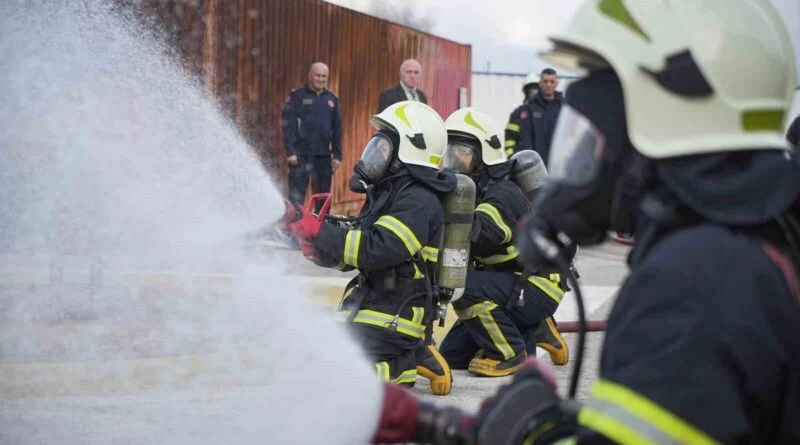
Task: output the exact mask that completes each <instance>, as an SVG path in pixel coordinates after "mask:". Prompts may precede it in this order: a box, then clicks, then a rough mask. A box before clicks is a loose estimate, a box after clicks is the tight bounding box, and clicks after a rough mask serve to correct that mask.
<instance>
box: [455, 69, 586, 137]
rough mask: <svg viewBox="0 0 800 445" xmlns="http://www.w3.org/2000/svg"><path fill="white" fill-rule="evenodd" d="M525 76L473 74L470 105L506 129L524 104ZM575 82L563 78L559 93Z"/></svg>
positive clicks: (560, 81) (559, 84)
mask: <svg viewBox="0 0 800 445" xmlns="http://www.w3.org/2000/svg"><path fill="white" fill-rule="evenodd" d="M525 76H526V75H525V74H507V73H497V74H495V73H472V96H471V99H470V104H471V105H472V106H473V107H475V108H476V109H478V110H481V111H483V112H484V113H486V114H488V115H489V116H491V117H492V119H494V120H495V121H496V122H497V124H498V125H499V126H501V127H504V128H505V125H506V123H508V117H509V115H510V114H511V112H512V111H514V109H515V108H517V107H518V106H520V105H521V104H522V100H523V96H522V82H524V81H525ZM572 81H574V79H572V78H566V77H562V78H561V79H560V80H559V83H558V88H557V89H558V91H562V92H563V91H565V90H566V88H567V86H569V84H570V83H571V82H572Z"/></svg>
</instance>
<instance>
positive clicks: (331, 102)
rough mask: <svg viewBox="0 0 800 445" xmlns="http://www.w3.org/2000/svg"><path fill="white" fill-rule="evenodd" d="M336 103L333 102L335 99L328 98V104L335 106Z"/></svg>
mask: <svg viewBox="0 0 800 445" xmlns="http://www.w3.org/2000/svg"><path fill="white" fill-rule="evenodd" d="M335 105H336V104H335V103H334V102H333V99H328V106H329V107H331V108H333V107H334V106H335Z"/></svg>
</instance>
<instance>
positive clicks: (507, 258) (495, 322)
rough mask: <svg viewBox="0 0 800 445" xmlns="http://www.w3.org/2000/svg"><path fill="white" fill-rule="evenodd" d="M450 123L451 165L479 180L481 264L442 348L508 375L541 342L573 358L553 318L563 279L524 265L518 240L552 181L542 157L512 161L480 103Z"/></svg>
mask: <svg viewBox="0 0 800 445" xmlns="http://www.w3.org/2000/svg"><path fill="white" fill-rule="evenodd" d="M445 126H446V127H447V136H448V143H447V149H446V150H445V154H444V160H443V168H444V169H445V171H446V170H452V171H455V172H458V173H461V174H465V175H469V176H470V177H471V178H472V179H473V181H474V182H475V185H476V190H477V193H476V204H477V206H476V207H475V223H474V225H473V231H472V236H471V246H470V255H471V258H470V261H471V262H472V263H473V264H474V267H473V268H472V269H471V270H470V271H469V272H468V274H467V285H466V289H465V291H464V295H463V296H462V297H461V298H460V299H459V300H457V301H455V302H453V307H454V308H455V311H456V314H457V315H458V318H459V321H458V322H457V323H456V325H454V326H453V328H452V329H451V330H450V332H448V334H447V336H446V337H445V339H444V340H443V342H442V345H441V347H440V351H441V353H442V355H443V356H444V358H445V359H446V360H447V362H448V363H449V364H450V366H451V367H453V368H456V369H468V370H469V372H470V373H472V374H476V375H480V376H488V377H496V376H505V375H509V374H512V373H514V372H515V371H516V370H517V369H518V368H519V366H520V365H521V364H522V362H523V361H524V360H525V358H526V356H527V355H528V354H533V355H534V356H535V354H536V345H537V342H538V343H539V345H540V346H542V347H544V348H545V349H546V350H547V351H548V352H550V354H551V359H552V360H553V362H554V363H556V364H564V363H566V362H567V360H568V358H569V353H568V349H567V344H566V342H565V341H564V338H563V337H562V336H561V335H560V334H559V332H558V331H557V330H556V326H555V322H554V321H553V319H552V317H551V316H552V315H553V313H554V312H555V310H556V308H557V307H558V304H559V303H560V302H561V298H562V297H563V296H564V293H565V288H564V285H563V284H562V283H561V278H560V276H559V274H556V273H554V274H549V273H547V274H541V273H538V272H537V271H535V270H528V269H524V268H523V266H522V264H520V263H519V262H518V261H517V257H518V255H519V254H518V252H517V249H516V247H514V245H513V244H512V237H513V228H514V226H515V225H516V223H517V221H518V220H519V219H520V218H522V216H524V215H525V214H527V213H528V212H529V211H530V206H529V203H528V199H529V198H532V197H533V196H534V195H535V194H536V192H537V190H538V189H539V187H541V185H542V184H543V183H544V180H545V177H546V170H545V168H544V165H543V164H542V161H541V158H539V155H538V154H537V153H536V152H534V151H531V150H526V151H524V152H520V153H518V154H517V155H515V157H514V158H512V160H511V161H508V160H507V159H506V154H505V151H504V150H503V147H502V145H501V139H500V137H499V133H498V131H497V128H496V125H495V123H494V121H493V120H492V119H491V118H490V117H489V116H487V115H486V114H484V113H482V112H480V111H477V110H474V109H472V108H462V109H460V110H457V111H456V112H454V113H453V114H451V115H450V117H448V118H447V121H446V122H445ZM520 185H522V186H524V187H525V188H526V190H522V189H521V188H520ZM526 195H527V196H526ZM537 337H538V338H537Z"/></svg>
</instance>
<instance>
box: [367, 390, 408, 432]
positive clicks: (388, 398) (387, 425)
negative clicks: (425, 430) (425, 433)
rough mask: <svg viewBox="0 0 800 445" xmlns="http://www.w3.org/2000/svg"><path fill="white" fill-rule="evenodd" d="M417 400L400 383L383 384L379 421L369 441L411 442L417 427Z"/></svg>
mask: <svg viewBox="0 0 800 445" xmlns="http://www.w3.org/2000/svg"><path fill="white" fill-rule="evenodd" d="M418 412H419V400H418V399H417V398H416V397H415V396H414V395H413V394H411V393H410V392H408V391H406V390H405V389H403V388H402V387H401V386H400V385H396V384H393V383H384V384H383V407H382V408H381V421H380V423H379V424H378V430H377V431H376V432H375V437H374V438H373V439H372V442H371V443H374V444H389V443H407V442H411V439H412V437H413V436H414V433H415V431H416V428H417V413H418Z"/></svg>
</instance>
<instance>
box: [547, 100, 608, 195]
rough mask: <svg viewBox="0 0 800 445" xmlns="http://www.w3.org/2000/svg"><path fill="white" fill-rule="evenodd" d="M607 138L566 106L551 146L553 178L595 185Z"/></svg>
mask: <svg viewBox="0 0 800 445" xmlns="http://www.w3.org/2000/svg"><path fill="white" fill-rule="evenodd" d="M605 145H606V142H605V137H604V136H603V134H602V133H601V132H600V130H598V129H597V128H596V127H595V126H594V124H592V122H591V121H589V119H587V118H586V117H585V116H584V115H582V114H581V113H579V112H578V111H576V110H575V109H574V108H572V107H570V106H569V105H564V107H563V108H562V109H561V114H560V115H559V117H558V123H557V124H556V129H555V132H554V133H553V143H552V145H551V146H550V162H549V165H548V168H547V170H548V172H549V176H550V177H551V178H553V180H557V181H560V182H564V183H567V184H572V185H585V184H587V183H589V182H591V181H592V180H593V179H594V178H595V177H596V176H597V174H598V172H599V171H600V162H601V160H602V158H603V150H604V149H605Z"/></svg>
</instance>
